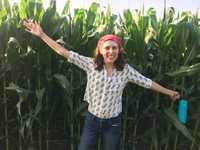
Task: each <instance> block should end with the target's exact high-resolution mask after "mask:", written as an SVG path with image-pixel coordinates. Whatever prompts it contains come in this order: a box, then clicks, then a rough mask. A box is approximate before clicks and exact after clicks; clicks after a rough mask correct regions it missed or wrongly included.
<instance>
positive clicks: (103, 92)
mask: <svg viewBox="0 0 200 150" xmlns="http://www.w3.org/2000/svg"><path fill="white" fill-rule="evenodd" d="M68 62H70V63H73V64H75V65H77V66H78V67H80V68H81V69H83V70H84V71H85V72H86V73H87V86H86V90H85V95H84V101H87V102H88V104H89V106H88V111H89V112H90V113H92V114H94V115H95V116H97V117H99V118H104V119H108V118H112V117H116V116H118V115H119V114H120V113H121V112H122V93H123V89H124V87H125V86H126V84H127V82H133V83H135V84H137V85H139V86H142V87H145V88H150V87H151V84H152V80H151V79H148V78H146V77H144V76H143V75H141V74H140V73H139V72H138V71H136V70H135V69H134V68H133V67H131V66H130V65H128V64H126V65H125V67H124V69H123V70H122V71H117V70H116V69H114V70H113V72H112V75H111V76H108V74H107V71H106V70H105V68H104V69H103V70H102V71H98V70H96V69H95V66H96V65H95V63H94V61H93V58H90V57H85V56H82V55H79V54H78V53H76V52H73V51H69V58H68Z"/></svg>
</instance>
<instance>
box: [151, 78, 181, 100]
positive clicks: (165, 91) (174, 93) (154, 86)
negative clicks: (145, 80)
mask: <svg viewBox="0 0 200 150" xmlns="http://www.w3.org/2000/svg"><path fill="white" fill-rule="evenodd" d="M150 89H152V90H154V91H157V92H160V93H162V94H165V95H168V96H169V97H170V98H171V99H172V100H174V101H175V100H177V99H179V98H180V94H179V93H178V92H177V91H173V90H170V89H167V88H165V87H163V86H161V85H159V84H158V83H156V82H154V81H152V85H151V87H150Z"/></svg>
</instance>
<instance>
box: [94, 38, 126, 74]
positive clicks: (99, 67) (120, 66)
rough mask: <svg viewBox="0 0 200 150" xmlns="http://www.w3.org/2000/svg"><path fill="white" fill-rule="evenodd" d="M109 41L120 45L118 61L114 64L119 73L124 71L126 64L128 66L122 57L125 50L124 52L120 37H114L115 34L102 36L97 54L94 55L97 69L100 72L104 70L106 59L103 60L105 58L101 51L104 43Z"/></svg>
mask: <svg viewBox="0 0 200 150" xmlns="http://www.w3.org/2000/svg"><path fill="white" fill-rule="evenodd" d="M108 40H111V41H114V42H116V43H117V45H118V48H119V53H118V58H117V60H116V61H115V62H114V66H115V68H116V69H117V70H118V71H122V70H123V69H124V66H125V64H126V63H125V61H124V59H123V57H122V53H123V50H124V49H123V47H122V46H123V42H122V40H121V38H120V37H118V36H117V35H114V34H107V35H104V36H102V37H101V38H100V39H99V41H98V43H97V47H96V50H95V54H94V63H95V64H96V68H95V69H96V70H99V71H100V70H102V69H103V65H104V59H103V56H102V55H101V54H100V52H99V50H100V49H101V48H102V46H103V43H104V42H106V41H108Z"/></svg>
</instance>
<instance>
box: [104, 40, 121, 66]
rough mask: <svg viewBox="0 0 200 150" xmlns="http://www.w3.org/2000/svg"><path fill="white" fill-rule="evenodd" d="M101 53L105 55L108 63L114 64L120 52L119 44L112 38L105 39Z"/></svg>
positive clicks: (105, 60)
mask: <svg viewBox="0 0 200 150" xmlns="http://www.w3.org/2000/svg"><path fill="white" fill-rule="evenodd" d="M100 54H101V55H102V56H103V59H104V63H105V64H106V65H107V64H109V65H110V64H111V65H113V64H114V62H115V61H116V60H117V58H118V54H119V47H118V44H117V43H116V42H114V41H112V40H108V41H105V42H104V43H103V45H102V47H101V49H100Z"/></svg>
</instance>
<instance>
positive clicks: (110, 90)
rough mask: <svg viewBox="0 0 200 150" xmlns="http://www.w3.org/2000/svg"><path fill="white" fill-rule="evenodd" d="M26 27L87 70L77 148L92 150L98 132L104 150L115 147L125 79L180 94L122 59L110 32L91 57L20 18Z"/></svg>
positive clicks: (117, 40)
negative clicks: (85, 108)
mask: <svg viewBox="0 0 200 150" xmlns="http://www.w3.org/2000/svg"><path fill="white" fill-rule="evenodd" d="M24 26H25V27H26V31H28V32H30V33H31V34H33V35H35V36H37V37H39V38H40V39H41V40H43V41H44V42H45V43H46V44H47V45H48V46H49V47H51V48H52V49H53V50H54V51H55V52H56V53H58V54H59V55H61V56H63V57H65V58H66V59H67V60H68V61H69V62H70V63H73V64H75V65H77V66H79V67H80V68H81V69H83V70H84V71H85V72H86V73H87V86H86V91H85V95H84V100H85V101H87V102H88V104H89V105H88V113H87V116H86V119H85V124H84V128H83V132H82V136H81V141H80V145H79V150H93V149H95V146H96V145H97V139H98V137H99V136H101V137H102V139H103V145H104V150H116V149H117V145H118V142H119V138H120V132H121V112H122V93H123V89H124V87H125V86H126V83H127V82H133V83H135V84H138V85H139V86H143V87H145V88H150V89H152V90H154V91H157V92H160V93H163V94H165V95H168V96H169V97H170V98H171V99H172V100H176V99H179V98H180V95H179V93H178V92H176V91H173V90H170V89H167V88H165V87H163V86H161V85H159V84H158V83H156V82H154V81H152V80H151V79H148V78H146V77H144V76H143V75H141V74H140V73H139V72H137V71H136V70H135V69H134V68H132V67H131V66H130V65H128V64H127V63H125V62H124V61H123V59H122V53H123V50H124V49H123V47H122V46H123V45H122V41H121V39H120V38H119V37H118V36H116V35H113V34H109V35H105V36H103V37H101V38H100V40H99V41H98V44H97V47H96V51H95V56H94V58H89V57H85V56H81V55H79V54H78V53H75V52H73V51H68V50H67V49H66V48H64V47H62V46H61V45H59V44H58V43H56V42H55V41H54V40H52V39H51V38H50V37H48V36H47V35H46V34H45V33H44V32H43V30H42V28H41V27H40V26H39V25H38V24H37V23H36V22H35V23H34V22H32V21H31V20H27V21H24Z"/></svg>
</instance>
